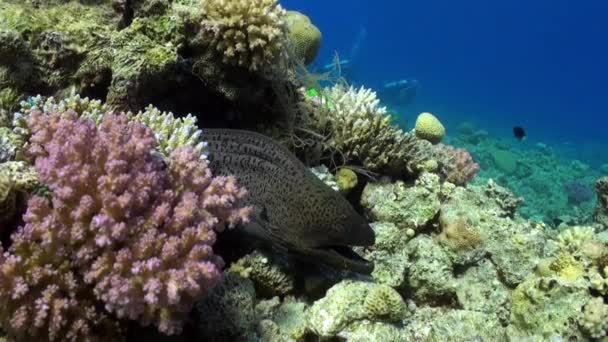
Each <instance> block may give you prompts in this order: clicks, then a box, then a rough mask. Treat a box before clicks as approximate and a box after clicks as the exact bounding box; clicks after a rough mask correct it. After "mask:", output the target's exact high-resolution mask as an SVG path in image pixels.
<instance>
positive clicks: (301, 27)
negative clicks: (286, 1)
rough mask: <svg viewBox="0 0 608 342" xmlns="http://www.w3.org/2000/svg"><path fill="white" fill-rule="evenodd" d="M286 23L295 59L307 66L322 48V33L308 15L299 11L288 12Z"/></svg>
mask: <svg viewBox="0 0 608 342" xmlns="http://www.w3.org/2000/svg"><path fill="white" fill-rule="evenodd" d="M285 22H286V23H287V28H288V30H289V40H290V42H291V45H292V47H293V49H294V53H295V58H297V59H298V60H301V61H303V62H304V64H305V65H308V64H310V63H312V61H313V60H314V59H315V57H316V56H317V53H318V52H319V48H320V47H321V37H322V35H321V31H319V29H318V28H317V27H316V26H315V25H314V24H313V23H312V22H311V21H310V19H309V18H308V17H307V16H306V15H304V14H302V13H300V12H297V11H287V14H286V15H285Z"/></svg>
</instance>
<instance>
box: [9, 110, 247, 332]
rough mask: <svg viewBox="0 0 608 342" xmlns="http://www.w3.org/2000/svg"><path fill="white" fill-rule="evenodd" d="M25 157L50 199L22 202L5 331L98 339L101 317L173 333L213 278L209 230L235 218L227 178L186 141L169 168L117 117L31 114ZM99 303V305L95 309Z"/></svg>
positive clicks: (149, 141) (217, 261)
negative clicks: (23, 211)
mask: <svg viewBox="0 0 608 342" xmlns="http://www.w3.org/2000/svg"><path fill="white" fill-rule="evenodd" d="M28 125H29V128H30V129H31V131H32V133H33V134H32V137H31V138H30V143H31V146H30V147H29V151H28V152H29V154H30V155H31V157H32V158H33V159H34V161H35V168H36V170H37V171H38V174H39V176H40V179H41V181H42V182H43V183H44V184H46V185H47V186H48V187H49V189H50V190H51V191H52V198H51V199H47V198H45V197H40V196H34V197H32V198H31V199H30V200H29V203H28V210H27V213H26V214H25V215H24V221H25V225H24V226H23V227H20V228H19V229H18V231H17V232H16V233H15V234H14V235H13V236H12V240H13V244H12V245H11V246H10V248H9V250H8V251H7V253H5V254H4V256H3V257H2V262H1V268H0V305H2V306H3V307H4V308H6V310H3V311H2V313H0V324H1V326H2V328H3V330H4V331H6V332H7V333H8V334H9V336H13V337H20V336H21V337H25V338H33V337H37V338H40V339H44V340H86V339H93V338H102V337H103V336H101V334H105V333H107V332H108V331H112V330H106V329H102V327H101V326H102V325H107V324H109V323H108V319H107V317H106V316H107V315H106V312H105V311H101V310H100V308H101V307H103V308H105V310H107V311H108V312H110V313H113V314H115V315H116V316H117V317H119V318H128V319H132V320H138V321H139V322H140V323H141V324H142V325H149V324H154V325H156V326H157V327H158V329H159V330H160V331H161V332H163V333H166V334H175V333H178V332H180V331H181V328H182V325H183V323H184V319H185V318H186V316H187V314H188V313H189V311H190V309H191V308H192V306H193V305H194V301H195V300H197V299H198V298H200V297H201V296H203V295H204V294H206V293H207V291H208V290H209V289H210V288H211V287H212V286H214V285H215V284H216V283H217V282H218V281H219V280H220V277H221V273H220V269H221V267H222V264H223V261H222V259H221V258H220V257H219V256H217V255H214V254H213V250H212V247H211V246H212V245H213V243H214V242H215V239H216V232H219V231H221V230H222V229H224V227H225V226H226V225H227V226H234V225H235V224H236V223H238V222H240V221H241V220H244V219H246V217H247V215H248V213H249V208H237V207H236V206H235V202H236V201H237V200H238V199H239V198H241V197H243V196H244V195H245V191H244V190H243V189H241V188H239V187H238V186H237V185H236V182H235V179H234V178H232V177H213V176H212V175H211V172H210V170H209V169H208V167H207V164H206V162H204V161H201V160H200V159H199V155H198V154H197V153H196V152H195V151H194V150H193V149H192V148H190V147H182V148H179V149H177V150H175V151H174V152H173V153H172V154H171V156H170V163H169V165H168V166H167V165H165V163H164V161H163V159H161V158H159V157H158V155H157V154H155V153H153V152H154V148H155V147H156V141H155V139H154V134H153V132H152V131H151V130H150V129H148V128H146V127H145V126H144V125H142V124H139V123H135V122H129V121H128V119H127V118H126V117H125V116H122V115H111V114H108V115H106V116H105V117H104V118H103V120H102V122H101V124H100V125H99V128H96V126H95V125H94V123H93V122H92V121H91V120H87V119H82V118H78V115H77V114H76V113H75V112H73V111H67V112H64V113H51V114H50V115H47V114H45V113H42V112H40V111H34V112H32V113H31V114H30V116H29V118H28ZM100 303H101V304H103V306H101V305H100Z"/></svg>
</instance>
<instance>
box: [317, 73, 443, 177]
mask: <svg viewBox="0 0 608 342" xmlns="http://www.w3.org/2000/svg"><path fill="white" fill-rule="evenodd" d="M324 96H325V97H324V98H321V99H320V101H321V103H320V104H317V105H315V106H313V108H314V110H313V111H312V116H313V120H312V121H313V126H314V127H313V130H314V131H316V132H319V133H320V134H321V135H322V136H325V137H327V139H326V141H325V142H324V145H325V146H326V147H327V148H328V149H330V150H332V151H333V155H334V156H340V157H341V158H342V159H343V162H344V163H345V164H349V163H357V164H360V165H362V166H363V167H364V168H366V169H368V170H370V171H374V172H378V171H397V172H406V173H407V172H415V171H417V169H418V165H419V164H422V163H423V161H424V160H426V159H427V157H428V156H429V155H431V154H432V151H431V148H432V146H430V144H429V143H428V142H425V141H422V140H419V139H417V138H416V137H415V136H413V135H411V134H407V133H404V132H403V131H402V130H401V129H399V128H398V127H396V126H394V125H392V124H391V120H392V118H391V116H390V115H388V114H387V112H386V108H385V107H382V106H380V101H379V100H378V98H377V97H376V93H375V92H374V91H372V90H371V89H366V88H363V87H361V88H359V89H355V88H353V87H346V86H344V85H342V84H338V85H335V86H333V87H332V88H330V89H328V90H327V91H326V92H325V94H324ZM317 99H318V98H314V99H311V101H317ZM317 102H319V101H317Z"/></svg>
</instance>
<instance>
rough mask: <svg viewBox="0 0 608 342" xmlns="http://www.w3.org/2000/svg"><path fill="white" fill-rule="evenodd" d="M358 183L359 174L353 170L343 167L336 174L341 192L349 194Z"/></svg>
mask: <svg viewBox="0 0 608 342" xmlns="http://www.w3.org/2000/svg"><path fill="white" fill-rule="evenodd" d="M357 183H358V178H357V174H356V173H355V172H354V171H353V170H351V169H349V168H346V167H343V168H340V169H339V170H338V172H336V184H337V185H338V189H339V190H340V191H342V192H345V193H346V192H349V191H350V190H352V189H354V188H355V187H356V186H357Z"/></svg>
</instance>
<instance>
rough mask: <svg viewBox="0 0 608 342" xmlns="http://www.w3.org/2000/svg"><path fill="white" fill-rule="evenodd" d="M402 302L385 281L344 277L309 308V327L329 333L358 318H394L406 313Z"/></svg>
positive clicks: (326, 335) (336, 331)
mask: <svg viewBox="0 0 608 342" xmlns="http://www.w3.org/2000/svg"><path fill="white" fill-rule="evenodd" d="M407 315H408V311H407V309H406V305H405V302H404V301H403V299H402V298H401V296H400V295H399V293H397V292H396V291H395V290H393V289H392V288H391V287H389V286H386V285H379V284H374V283H367V282H362V281H353V280H344V281H342V282H340V283H338V284H336V285H334V286H333V287H332V288H331V289H329V290H328V291H327V294H326V295H325V297H324V298H322V299H320V300H318V301H316V302H315V303H314V304H313V306H312V307H311V308H310V311H309V320H308V325H309V328H310V329H311V330H312V331H313V332H315V333H316V334H318V335H320V336H323V337H332V336H336V335H338V334H340V332H342V331H344V330H347V329H348V328H349V326H352V325H353V324H356V323H358V322H361V321H364V320H367V321H372V322H373V321H378V322H396V321H400V320H402V319H404V318H405V317H407Z"/></svg>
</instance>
